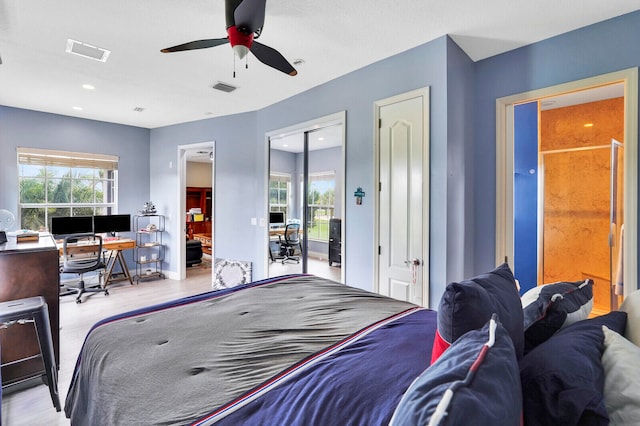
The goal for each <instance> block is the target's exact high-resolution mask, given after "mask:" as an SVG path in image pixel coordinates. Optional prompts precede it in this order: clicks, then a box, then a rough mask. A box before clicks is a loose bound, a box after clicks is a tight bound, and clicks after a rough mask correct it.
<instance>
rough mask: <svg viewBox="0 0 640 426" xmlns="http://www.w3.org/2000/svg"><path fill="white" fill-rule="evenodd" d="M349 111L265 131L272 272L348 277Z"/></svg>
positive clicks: (331, 277)
mask: <svg viewBox="0 0 640 426" xmlns="http://www.w3.org/2000/svg"><path fill="white" fill-rule="evenodd" d="M344 128H345V113H344V112H343V113H338V114H333V115H331V116H327V117H323V118H319V119H317V120H313V121H310V122H307V123H302V124H299V125H296V126H292V127H289V128H286V129H280V130H278V131H275V132H270V133H268V134H267V143H268V146H269V158H268V167H267V170H268V177H267V182H268V190H267V194H268V200H267V202H266V203H265V204H266V207H267V213H268V214H267V215H266V216H265V217H267V218H269V221H268V223H266V224H265V225H266V226H265V228H266V231H267V232H266V236H265V240H266V241H267V247H268V248H267V259H266V260H267V268H266V270H267V271H268V275H269V276H270V277H272V276H278V275H284V274H289V273H310V274H314V275H317V276H320V277H324V278H328V279H332V280H334V281H339V282H344V277H345V266H344V262H345V256H344V248H345V240H344V235H345V225H346V223H345V220H344V218H345V210H344V207H345V205H344V193H345V191H344V187H345V183H344V182H345V179H344V178H345V173H344V164H345V143H344V133H345V131H344Z"/></svg>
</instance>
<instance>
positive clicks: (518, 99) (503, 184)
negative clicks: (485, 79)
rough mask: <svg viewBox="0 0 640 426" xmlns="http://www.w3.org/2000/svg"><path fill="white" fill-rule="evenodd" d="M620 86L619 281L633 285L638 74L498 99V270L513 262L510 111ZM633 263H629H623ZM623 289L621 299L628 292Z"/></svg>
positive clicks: (629, 72)
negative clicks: (621, 218)
mask: <svg viewBox="0 0 640 426" xmlns="http://www.w3.org/2000/svg"><path fill="white" fill-rule="evenodd" d="M613 83H623V84H624V146H625V154H624V222H625V225H624V226H625V237H624V245H623V252H624V265H623V281H624V282H625V283H637V278H638V267H637V262H635V259H637V256H638V68H628V69H625V70H621V71H616V72H612V73H608V74H602V75H599V76H595V77H589V78H585V79H581V80H576V81H571V82H568V83H562V84H558V85H555V86H549V87H545V88H542V89H537V90H531V91H527V92H523V93H518V94H515V95H510V96H506V97H502V98H498V99H496V251H495V262H496V265H498V264H501V263H503V262H504V261H505V260H510V259H513V257H514V241H513V238H514V233H513V223H514V214H513V173H514V167H513V135H514V133H513V132H514V123H513V107H514V105H515V104H519V103H525V102H532V101H535V100H539V99H542V98H546V97H550V96H555V95H559V94H563V93H569V92H576V91H580V90H585V89H590V88H594V87H598V86H605V85H609V84H613ZM627 259H630V260H633V262H630V261H627ZM634 290H636V288H633V289H631V288H630V286H629V285H625V286H624V297H627V296H628V295H629V293H630V292H631V291H634Z"/></svg>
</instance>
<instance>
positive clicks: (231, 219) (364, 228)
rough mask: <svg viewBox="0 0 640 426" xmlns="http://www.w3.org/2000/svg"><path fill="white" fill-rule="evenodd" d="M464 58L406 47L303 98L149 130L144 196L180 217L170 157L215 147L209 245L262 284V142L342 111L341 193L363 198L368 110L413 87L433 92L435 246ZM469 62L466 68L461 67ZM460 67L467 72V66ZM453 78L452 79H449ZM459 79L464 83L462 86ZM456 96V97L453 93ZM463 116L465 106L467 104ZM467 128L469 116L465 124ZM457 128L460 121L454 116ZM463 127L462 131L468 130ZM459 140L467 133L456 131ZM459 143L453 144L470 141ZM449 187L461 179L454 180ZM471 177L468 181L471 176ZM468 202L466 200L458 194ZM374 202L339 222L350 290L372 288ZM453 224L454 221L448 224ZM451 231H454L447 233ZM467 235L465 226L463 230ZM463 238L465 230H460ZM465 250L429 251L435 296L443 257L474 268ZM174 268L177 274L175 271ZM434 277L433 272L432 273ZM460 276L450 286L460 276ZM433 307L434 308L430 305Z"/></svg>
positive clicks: (369, 168)
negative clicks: (191, 146) (247, 267)
mask: <svg viewBox="0 0 640 426" xmlns="http://www.w3.org/2000/svg"><path fill="white" fill-rule="evenodd" d="M449 49H454V50H455V52H456V55H459V56H461V57H462V55H463V54H462V53H461V51H460V50H459V49H458V48H457V46H456V45H455V43H453V42H451V40H450V39H449V38H448V37H441V38H439V39H437V40H435V41H433V42H431V43H428V44H425V45H422V46H420V47H417V48H415V49H411V50H409V51H407V52H404V53H402V54H400V55H397V56H394V57H392V58H388V59H386V60H384V61H381V62H377V63H375V64H372V65H370V66H367V67H365V68H363V69H360V70H358V71H355V72H353V73H350V74H347V75H345V76H343V77H340V78H338V79H336V80H333V81H330V82H328V83H326V84H323V85H321V86H318V87H315V88H313V89H311V90H309V91H307V92H304V93H302V94H299V95H297V96H294V97H291V98H289V99H287V100H284V101H282V102H279V103H277V104H274V105H271V106H269V107H267V108H265V109H262V110H260V111H256V112H255V113H248V114H240V115H233V116H226V117H218V118H214V119H210V120H203V121H198V122H193V123H184V124H180V125H176V126H168V127H164V128H159V129H153V130H152V131H151V145H152V150H151V153H152V158H151V175H152V176H153V178H152V179H151V198H152V199H153V200H154V201H155V200H158V202H159V203H160V205H161V206H162V208H165V209H167V213H168V214H169V216H170V217H174V216H175V215H176V214H178V212H177V211H176V210H175V209H176V203H175V199H176V196H175V195H172V194H173V191H172V190H171V188H173V190H175V188H176V186H177V176H176V171H175V169H173V170H171V169H168V167H167V164H168V162H169V160H171V159H174V158H175V157H176V147H177V146H178V145H180V144H188V143H196V142H202V141H207V140H215V141H216V164H215V167H216V171H215V173H216V193H215V197H216V207H215V214H214V220H215V229H216V235H215V236H214V238H215V244H216V250H217V253H218V254H217V255H218V256H219V257H224V258H241V259H247V260H251V261H252V262H253V272H254V278H260V277H265V276H266V275H267V271H265V270H264V259H266V256H267V255H268V253H267V251H266V245H265V244H264V241H263V239H264V229H262V228H261V227H259V226H251V225H250V218H251V217H258V218H259V217H262V216H264V211H265V206H264V203H265V200H266V194H265V187H266V185H265V180H266V176H267V169H266V167H267V156H268V146H267V144H266V141H265V134H266V133H269V132H271V131H274V130H277V129H281V128H285V127H289V126H293V125H295V124H298V123H302V122H307V121H310V120H314V119H317V118H319V117H323V116H326V115H330V114H333V113H336V112H339V111H346V116H347V125H346V156H347V171H346V177H345V179H346V188H347V193H349V191H351V190H355V188H357V187H362V189H363V190H364V191H365V192H367V191H369V193H371V191H372V190H373V188H374V182H373V174H374V171H373V159H374V152H373V147H374V144H373V135H374V127H373V103H374V102H375V101H376V100H379V99H384V98H386V97H390V96H394V95H397V94H398V93H403V92H407V91H410V90H414V89H417V88H420V87H425V86H430V87H431V104H432V108H431V117H430V121H431V122H430V126H431V155H432V160H431V179H432V181H431V187H432V190H433V192H432V194H433V195H432V205H435V206H438V208H441V209H442V210H441V211H442V214H433V215H432V218H431V222H432V229H433V230H436V231H435V232H436V234H437V246H438V247H442V245H446V244H448V242H447V238H448V235H447V225H446V224H447V217H446V214H447V213H446V212H447V206H446V205H447V203H448V202H449V196H448V191H447V184H448V180H449V179H450V178H449V175H448V173H447V167H448V164H447V161H448V158H450V157H451V156H452V155H453V153H451V152H449V149H448V147H447V143H448V140H447V132H448V118H447V108H446V105H447V96H448V91H447V84H448V79H447V52H448V50H449ZM464 61H466V62H464ZM464 61H463V65H462V66H461V68H464V67H467V68H469V69H470V67H471V61H470V60H469V59H468V58H466V59H464ZM454 77H455V78H454ZM454 77H450V78H449V81H450V80H455V82H457V83H458V84H459V83H460V81H463V83H464V84H462V85H461V87H468V88H470V87H471V83H472V74H471V73H468V72H467V73H461V74H460V75H459V76H458V75H455V76H454ZM464 80H466V81H464ZM460 90H462V89H460ZM463 108H465V109H467V108H470V106H467V105H466V104H465V105H464V106H463ZM464 119H466V120H468V119H469V117H466V116H465V117H464ZM461 120H462V118H461ZM467 125H468V124H467ZM463 133H464V132H463ZM468 141H469V138H467V139H466V140H465V141H463V139H462V138H461V139H460V144H464V143H469V142H468ZM453 179H454V180H455V179H458V177H457V175H456V176H454V177H453ZM468 179H471V177H468ZM464 197H465V198H466V199H468V197H469V196H467V195H464ZM372 201H373V197H365V198H364V199H363V203H362V205H360V206H356V205H355V203H347V206H346V219H345V222H344V223H345V232H346V241H345V257H346V264H345V265H343V266H344V267H346V274H347V277H346V279H347V282H348V283H349V284H350V285H353V286H356V287H360V288H364V289H368V290H371V289H372V288H373V249H372V247H373V223H374V216H373V213H374V212H373V202H372ZM453 223H455V222H453ZM451 226H455V225H451ZM463 229H464V227H463ZM462 232H463V231H462ZM472 249H473V246H472V245H467V246H466V247H465V248H464V249H462V250H460V249H458V248H454V247H451V248H450V249H448V250H432V252H431V260H430V263H431V266H432V268H433V269H432V275H434V274H435V276H436V278H437V285H436V286H435V287H434V288H436V291H435V293H436V294H441V292H442V290H443V289H444V286H445V285H446V282H447V256H448V255H451V253H454V255H455V257H458V256H460V257H461V258H465V256H467V259H470V260H472V259H473V254H472V252H471V250H472ZM172 269H174V270H175V267H172ZM434 271H435V272H434ZM462 274H463V272H462V270H461V271H460V274H459V276H458V277H457V278H462V276H463V275H462ZM436 303H437V301H436Z"/></svg>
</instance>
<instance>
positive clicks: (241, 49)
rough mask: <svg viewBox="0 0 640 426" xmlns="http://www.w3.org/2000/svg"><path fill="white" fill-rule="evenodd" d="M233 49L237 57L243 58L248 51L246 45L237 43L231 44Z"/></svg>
mask: <svg viewBox="0 0 640 426" xmlns="http://www.w3.org/2000/svg"><path fill="white" fill-rule="evenodd" d="M233 51H234V52H235V53H236V56H237V57H238V59H244V57H245V56H247V53H249V48H247V46H243V45H241V44H237V45H235V46H233Z"/></svg>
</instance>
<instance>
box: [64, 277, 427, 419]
mask: <svg viewBox="0 0 640 426" xmlns="http://www.w3.org/2000/svg"><path fill="white" fill-rule="evenodd" d="M435 329H436V314H435V312H434V311H430V310H427V309H423V308H419V307H417V306H415V305H412V304H409V303H406V302H400V301H397V300H393V299H390V298H386V297H384V296H380V295H378V294H373V293H370V292H366V291H363V290H359V289H356V288H352V287H348V286H345V285H342V284H338V283H334V282H332V281H329V280H325V279H322V278H318V277H313V276H308V275H294V276H285V277H278V278H274V279H268V280H263V281H258V282H256V283H251V284H248V285H243V286H239V287H235V288H231V289H225V290H221V291H215V292H210V293H205V294H202V295H197V296H192V297H188V298H184V299H179V300H176V301H173V302H169V303H165V304H161V305H156V306H152V307H149V308H145V309H141V310H137V311H134V312H129V313H126V314H122V315H118V316H116V317H112V318H108V319H106V320H103V321H101V322H100V323H98V324H96V325H95V326H94V327H93V329H92V330H91V331H90V332H89V334H88V335H87V338H86V340H85V344H84V346H83V349H82V351H81V353H80V356H79V358H78V362H77V364H76V369H75V371H74V375H73V378H72V383H71V386H70V388H69V392H68V395H67V400H66V404H65V413H66V414H67V417H69V418H71V421H72V424H73V425H82V424H92V425H96V424H136V425H143V424H194V425H205V424H213V423H216V424H225V425H226V424H228V425H237V424H243V425H252V424H287V425H296V424H301V425H302V424H304V425H309V424H341V425H351V424H353V425H356V424H361V425H378V424H379V425H382V424H387V423H388V422H389V420H390V419H391V416H392V415H393V412H394V409H395V407H396V405H397V404H398V402H399V401H400V399H401V397H402V395H403V393H404V392H405V391H406V389H407V388H408V387H409V385H410V384H411V383H412V381H413V380H414V379H415V378H416V377H417V376H418V375H419V374H420V373H421V372H422V371H423V370H424V369H426V368H427V366H428V364H429V361H430V355H431V350H432V343H433V340H434V335H435Z"/></svg>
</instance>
